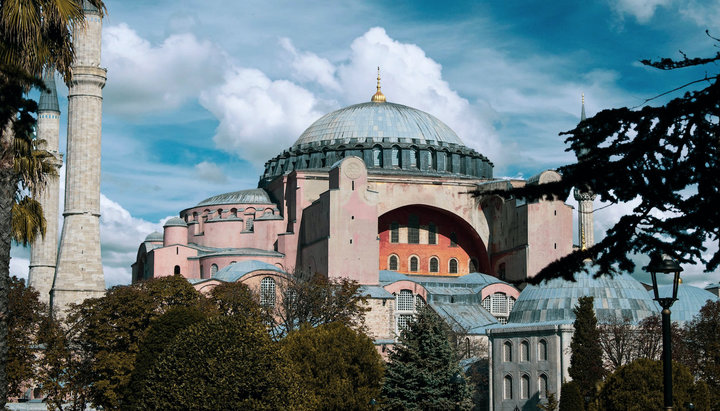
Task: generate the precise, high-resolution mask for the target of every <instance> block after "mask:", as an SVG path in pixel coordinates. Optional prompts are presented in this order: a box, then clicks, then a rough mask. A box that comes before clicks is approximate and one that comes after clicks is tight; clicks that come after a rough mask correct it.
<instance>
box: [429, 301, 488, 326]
mask: <svg viewBox="0 0 720 411" xmlns="http://www.w3.org/2000/svg"><path fill="white" fill-rule="evenodd" d="M430 307H432V309H433V310H435V312H436V313H438V314H439V315H440V317H442V318H443V319H444V320H445V322H446V323H447V324H449V325H450V326H451V327H452V328H453V329H454V330H455V331H460V332H467V333H468V334H482V333H484V331H485V329H486V328H487V327H488V326H491V325H493V324H497V323H498V321H497V319H496V318H495V317H493V316H492V314H490V313H489V312H487V310H485V309H484V308H482V306H480V305H478V304H455V303H442V302H431V303H430Z"/></svg>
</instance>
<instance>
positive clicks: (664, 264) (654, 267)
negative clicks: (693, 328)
mask: <svg viewBox="0 0 720 411" xmlns="http://www.w3.org/2000/svg"><path fill="white" fill-rule="evenodd" d="M645 270H646V271H648V272H649V273H650V276H651V277H652V285H653V292H654V293H655V301H657V302H658V304H660V307H662V328H663V387H664V404H665V410H672V409H673V396H672V347H671V345H670V307H671V306H672V305H673V303H674V302H675V301H676V300H677V292H678V284H679V283H680V271H682V270H683V269H682V267H680V265H679V264H678V263H677V262H676V261H675V260H673V259H672V258H671V257H670V256H668V255H666V254H654V255H653V256H652V257H651V258H650V264H648V266H647V267H645ZM657 273H661V274H671V273H672V274H674V277H673V288H672V296H671V297H660V294H659V292H658V283H657V277H656V275H657Z"/></svg>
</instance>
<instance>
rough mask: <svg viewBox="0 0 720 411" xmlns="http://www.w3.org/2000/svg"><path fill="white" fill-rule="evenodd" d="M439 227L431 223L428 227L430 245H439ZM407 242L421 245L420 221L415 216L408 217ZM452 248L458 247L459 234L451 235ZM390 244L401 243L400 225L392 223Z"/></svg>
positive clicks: (452, 233)
mask: <svg viewBox="0 0 720 411" xmlns="http://www.w3.org/2000/svg"><path fill="white" fill-rule="evenodd" d="M437 232H438V231H437V226H436V225H435V224H434V223H429V224H428V226H427V233H428V238H427V243H428V244H430V245H435V244H437V243H438V242H437ZM407 236H408V237H407V242H408V244H420V219H419V218H418V216H416V215H414V214H410V215H409V216H408V225H407ZM449 238H450V247H457V234H455V232H454V231H453V232H451V233H450V236H449ZM390 242H391V243H394V244H397V243H399V242H400V223H398V222H395V221H393V222H392V223H390Z"/></svg>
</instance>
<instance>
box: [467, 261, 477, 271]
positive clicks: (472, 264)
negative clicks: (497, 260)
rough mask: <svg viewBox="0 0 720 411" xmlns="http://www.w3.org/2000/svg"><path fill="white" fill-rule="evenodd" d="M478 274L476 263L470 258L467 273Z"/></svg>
mask: <svg viewBox="0 0 720 411" xmlns="http://www.w3.org/2000/svg"><path fill="white" fill-rule="evenodd" d="M477 272H478V261H477V259H476V258H475V257H472V258H471V259H470V261H469V262H468V273H477Z"/></svg>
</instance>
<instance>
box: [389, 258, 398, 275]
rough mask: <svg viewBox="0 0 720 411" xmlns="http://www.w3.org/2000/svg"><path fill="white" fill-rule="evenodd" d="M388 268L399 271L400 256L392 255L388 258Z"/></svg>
mask: <svg viewBox="0 0 720 411" xmlns="http://www.w3.org/2000/svg"><path fill="white" fill-rule="evenodd" d="M388 270H390V271H397V270H398V258H397V256H396V255H391V256H390V258H389V259H388Z"/></svg>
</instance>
